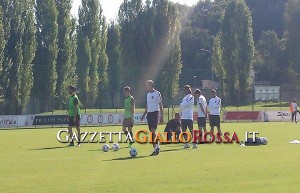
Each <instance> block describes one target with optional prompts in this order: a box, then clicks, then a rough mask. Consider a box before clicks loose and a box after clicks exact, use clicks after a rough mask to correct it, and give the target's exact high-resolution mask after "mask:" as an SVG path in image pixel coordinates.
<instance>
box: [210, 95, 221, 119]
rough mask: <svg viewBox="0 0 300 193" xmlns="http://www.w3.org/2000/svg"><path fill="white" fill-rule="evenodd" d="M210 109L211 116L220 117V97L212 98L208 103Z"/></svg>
mask: <svg viewBox="0 0 300 193" xmlns="http://www.w3.org/2000/svg"><path fill="white" fill-rule="evenodd" d="M208 108H209V111H210V114H211V115H220V113H221V99H220V98H219V97H217V96H216V97H215V98H211V99H210V100H209V103H208Z"/></svg>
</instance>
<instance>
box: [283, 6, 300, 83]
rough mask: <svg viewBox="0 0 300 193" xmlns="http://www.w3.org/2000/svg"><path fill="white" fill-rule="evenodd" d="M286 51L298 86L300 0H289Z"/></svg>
mask: <svg viewBox="0 0 300 193" xmlns="http://www.w3.org/2000/svg"><path fill="white" fill-rule="evenodd" d="M285 20H286V30H287V32H288V35H287V42H286V49H287V52H288V61H289V71H290V77H291V79H292V82H293V83H294V84H295V85H297V84H298V80H299V78H300V65H299V61H300V31H299V29H300V0H289V1H288V3H287V6H286V14H285Z"/></svg>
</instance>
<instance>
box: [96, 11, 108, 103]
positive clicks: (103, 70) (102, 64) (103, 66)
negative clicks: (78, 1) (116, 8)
mask: <svg viewBox="0 0 300 193" xmlns="http://www.w3.org/2000/svg"><path fill="white" fill-rule="evenodd" d="M102 14H103V10H102V9H100V15H102ZM100 29H101V34H100V39H101V43H100V46H101V48H100V53H99V59H98V65H99V68H98V73H99V78H100V79H99V88H100V91H99V95H98V104H99V105H100V107H103V106H104V104H107V103H109V98H110V97H109V95H108V87H110V85H109V83H108V73H107V67H108V56H107V53H106V52H107V48H106V45H107V23H106V19H105V17H104V16H102V18H101V19H100Z"/></svg>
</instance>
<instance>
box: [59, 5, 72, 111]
mask: <svg viewBox="0 0 300 193" xmlns="http://www.w3.org/2000/svg"><path fill="white" fill-rule="evenodd" d="M56 5H57V10H58V17H57V24H58V55H57V64H56V71H57V84H56V91H55V97H56V100H55V102H56V105H55V106H56V108H59V109H61V108H62V107H63V104H66V103H67V99H68V89H67V88H68V85H70V84H72V85H74V84H76V82H77V76H76V74H75V70H76V53H74V48H73V46H75V47H76V44H75V43H74V41H76V39H75V38H74V34H75V28H76V23H75V21H74V19H72V17H71V14H70V11H71V8H72V1H71V0H56ZM73 58H75V60H73ZM64 106H65V105H64Z"/></svg>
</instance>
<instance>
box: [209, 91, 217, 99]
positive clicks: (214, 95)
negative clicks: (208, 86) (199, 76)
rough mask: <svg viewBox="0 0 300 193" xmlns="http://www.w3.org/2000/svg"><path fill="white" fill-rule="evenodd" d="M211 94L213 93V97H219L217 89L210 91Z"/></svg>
mask: <svg viewBox="0 0 300 193" xmlns="http://www.w3.org/2000/svg"><path fill="white" fill-rule="evenodd" d="M210 93H211V96H212V97H216V96H217V91H216V90H215V89H212V90H211V91H210Z"/></svg>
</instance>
